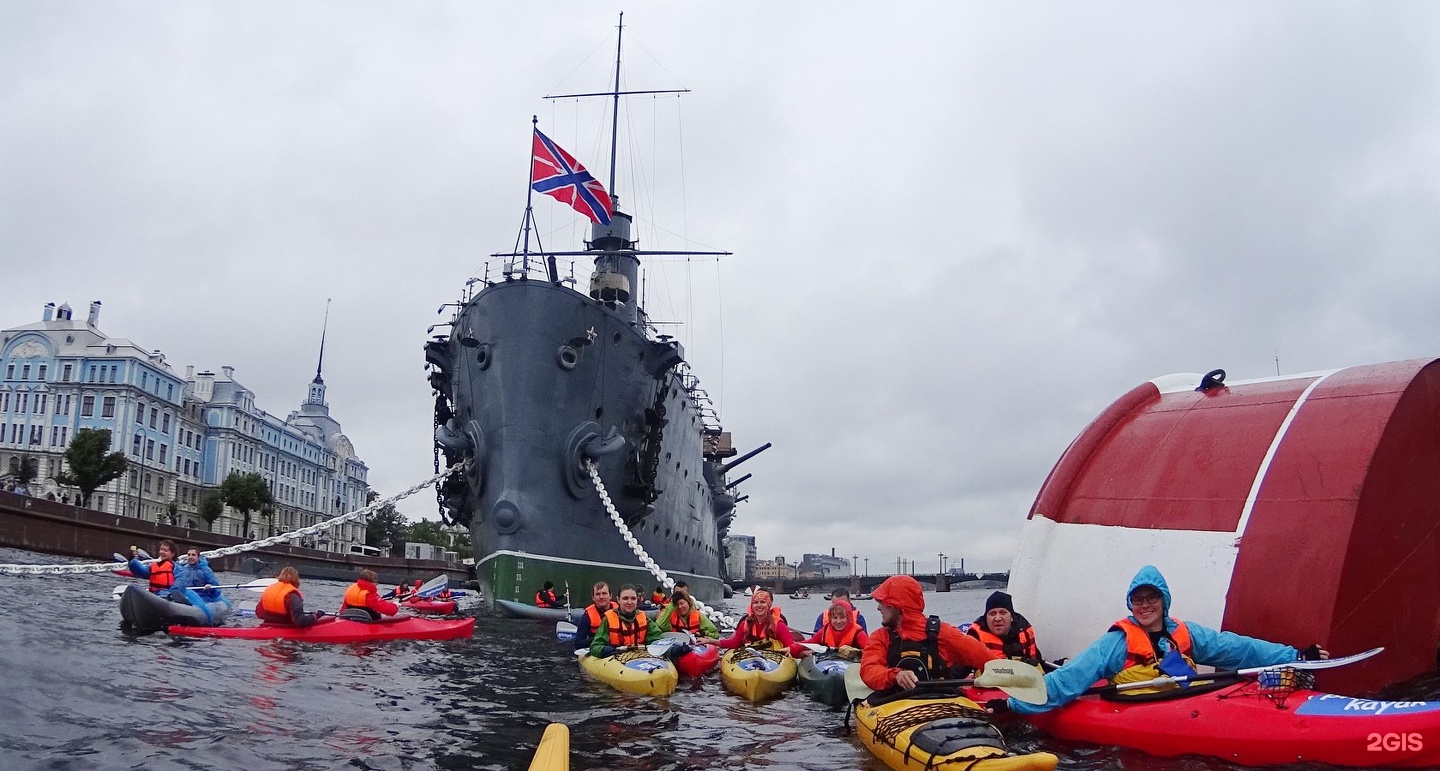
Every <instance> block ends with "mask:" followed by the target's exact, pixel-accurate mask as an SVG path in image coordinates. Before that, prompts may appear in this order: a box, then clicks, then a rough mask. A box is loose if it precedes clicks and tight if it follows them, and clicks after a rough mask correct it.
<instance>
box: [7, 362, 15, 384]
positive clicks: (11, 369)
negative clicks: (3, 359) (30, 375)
mask: <svg viewBox="0 0 1440 771" xmlns="http://www.w3.org/2000/svg"><path fill="white" fill-rule="evenodd" d="M5 379H6V380H14V379H15V365H14V364H8V365H6V366H5Z"/></svg>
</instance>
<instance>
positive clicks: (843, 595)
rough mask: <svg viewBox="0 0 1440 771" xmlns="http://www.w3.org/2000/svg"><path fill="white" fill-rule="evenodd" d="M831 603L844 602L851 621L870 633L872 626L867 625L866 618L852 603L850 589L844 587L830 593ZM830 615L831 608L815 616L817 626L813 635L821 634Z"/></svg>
mask: <svg viewBox="0 0 1440 771" xmlns="http://www.w3.org/2000/svg"><path fill="white" fill-rule="evenodd" d="M830 602H831V603H836V602H843V603H845V607H847V608H849V609H850V619H851V620H852V621H855V622H856V623H858V624H859V625H860V628H861V629H863V630H865V631H867V632H868V631H870V626H869V625H868V624H866V623H865V617H864V616H862V615H860V611H859V610H858V609H857V608H856V607H855V603H853V602H851V601H850V590H849V589H846V588H845V587H843V586H842V587H840V588H839V589H836V590H835V591H833V592H831V593H830ZM829 615H830V609H829V608H826V609H825V610H822V611H820V613H819V614H818V615H816V616H815V626H814V628H813V631H812V634H818V633H819V632H820V627H822V626H824V625H825V619H826V618H827V617H828V616H829Z"/></svg>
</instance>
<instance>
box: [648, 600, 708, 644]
mask: <svg viewBox="0 0 1440 771" xmlns="http://www.w3.org/2000/svg"><path fill="white" fill-rule="evenodd" d="M655 625H656V626H658V627H660V631H661V632H689V633H690V634H691V635H692V636H694V637H719V636H720V630H719V629H718V628H716V626H715V622H714V621H711V620H710V619H709V618H706V616H705V614H704V613H701V612H700V611H698V610H696V609H695V603H694V601H692V600H691V599H690V595H689V594H686V593H685V591H684V590H683V589H676V590H675V593H674V594H672V595H670V604H669V605H667V606H666V607H665V609H664V610H662V611H660V617H659V618H657V619H655Z"/></svg>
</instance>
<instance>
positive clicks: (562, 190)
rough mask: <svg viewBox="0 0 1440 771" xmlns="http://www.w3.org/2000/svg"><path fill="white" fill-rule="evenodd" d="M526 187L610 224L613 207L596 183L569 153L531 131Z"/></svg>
mask: <svg viewBox="0 0 1440 771" xmlns="http://www.w3.org/2000/svg"><path fill="white" fill-rule="evenodd" d="M533 155H534V158H533V160H532V162H531V163H532V165H531V167H530V179H531V182H530V185H531V187H533V188H534V189H535V192H537V193H544V194H545V195H548V196H552V197H554V198H557V199H559V200H561V201H564V202H565V203H568V204H570V206H571V208H573V209H574V210H575V211H578V212H580V213H581V214H583V215H585V216H586V217H589V218H590V221H591V222H597V223H599V224H601V225H609V224H610V214H611V213H612V212H614V211H615V204H614V203H612V202H611V201H610V194H609V193H607V192H605V186H604V185H602V184H600V180H598V179H596V178H595V177H593V176H591V175H590V172H588V171H586V170H585V167H584V166H581V165H580V162H579V161H577V160H575V159H574V158H573V157H572V156H571V155H570V153H567V152H565V151H564V150H562V149H561V148H560V145H557V144H555V143H554V142H553V141H551V139H550V137H547V136H545V135H544V134H541V133H540V129H538V128H537V129H535V144H534V152H533Z"/></svg>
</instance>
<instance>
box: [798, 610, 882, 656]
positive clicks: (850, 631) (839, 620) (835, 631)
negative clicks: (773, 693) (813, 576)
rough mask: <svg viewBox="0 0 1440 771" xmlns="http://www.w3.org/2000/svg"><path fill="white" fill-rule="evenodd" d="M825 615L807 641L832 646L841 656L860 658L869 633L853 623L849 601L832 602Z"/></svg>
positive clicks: (852, 613) (827, 646)
mask: <svg viewBox="0 0 1440 771" xmlns="http://www.w3.org/2000/svg"><path fill="white" fill-rule="evenodd" d="M826 617H827V620H826V622H825V623H824V624H822V625H821V626H820V630H819V631H817V632H816V633H815V636H814V637H812V638H810V639H809V640H808V641H807V642H811V643H816V644H818V645H823V646H825V647H826V648H834V649H835V650H836V651H838V652H839V653H840V655H841V657H843V658H847V659H851V660H852V661H853V660H854V659H858V658H860V651H861V650H862V649H863V648H864V647H865V643H867V642H869V641H870V635H869V634H868V633H867V632H866V631H865V630H864V629H861V628H860V625H859V624H857V623H855V621H854V611H852V610H850V603H848V602H845V601H844V600H841V601H839V602H832V603H831V604H830V610H829V611H828V612H827V613H826Z"/></svg>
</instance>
